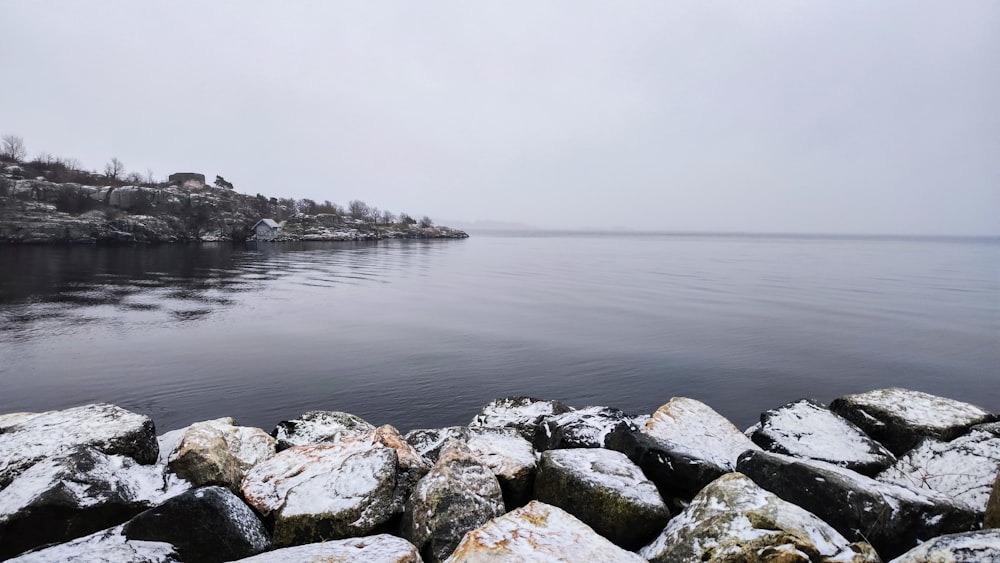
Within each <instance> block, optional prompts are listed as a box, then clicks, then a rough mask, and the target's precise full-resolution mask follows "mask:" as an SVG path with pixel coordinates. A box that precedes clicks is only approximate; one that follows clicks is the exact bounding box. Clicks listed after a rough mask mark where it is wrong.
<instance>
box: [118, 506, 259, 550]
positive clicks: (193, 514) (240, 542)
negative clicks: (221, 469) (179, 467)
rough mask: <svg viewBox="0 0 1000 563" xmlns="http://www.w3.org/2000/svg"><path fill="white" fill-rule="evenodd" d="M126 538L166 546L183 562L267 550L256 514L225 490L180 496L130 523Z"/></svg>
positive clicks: (127, 527) (125, 529) (127, 525)
mask: <svg viewBox="0 0 1000 563" xmlns="http://www.w3.org/2000/svg"><path fill="white" fill-rule="evenodd" d="M124 534H125V537H127V538H128V539H130V540H148V541H158V542H166V543H169V544H171V545H173V546H174V547H175V548H176V549H177V553H178V554H180V556H181V559H182V560H184V561H185V562H186V563H215V562H222V561H231V560H233V559H240V558H243V557H249V556H251V555H254V554H256V553H260V552H262V551H264V550H266V549H268V548H269V547H270V546H271V540H270V538H268V535H267V530H265V529H264V525H263V524H262V523H261V521H260V520H259V519H258V518H257V515H256V514H254V513H253V511H252V510H250V507H248V506H247V505H246V504H244V503H243V501H241V500H240V499H239V498H238V497H237V496H236V495H234V494H233V493H232V492H230V491H229V489H226V488H224V487H203V488H200V489H194V490H191V491H188V492H186V493H184V494H181V495H178V496H176V497H174V498H172V499H170V500H168V501H166V502H164V503H163V504H161V505H159V506H157V507H155V508H151V509H149V510H147V511H145V512H143V513H141V514H139V515H138V516H136V517H135V518H133V519H132V520H130V521H129V522H128V523H127V524H126V525H125V528H124Z"/></svg>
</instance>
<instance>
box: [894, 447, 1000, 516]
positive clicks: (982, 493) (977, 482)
mask: <svg viewBox="0 0 1000 563" xmlns="http://www.w3.org/2000/svg"><path fill="white" fill-rule="evenodd" d="M997 473H1000V436H998V435H995V434H992V433H989V432H983V431H980V430H973V431H972V432H970V433H969V434H966V435H964V436H959V437H958V438H955V439H954V440H952V441H950V442H942V441H940V440H936V439H934V438H926V439H924V440H923V441H921V442H920V444H919V445H917V447H915V448H913V449H912V450H910V451H909V452H907V453H906V455H904V456H902V457H900V458H899V461H897V462H896V463H895V464H894V465H892V466H891V467H889V468H888V469H886V470H885V471H883V472H882V473H879V474H878V476H877V477H876V479H878V480H879V481H881V482H883V483H893V484H896V485H901V486H904V487H909V488H911V489H919V490H923V489H927V490H929V491H934V492H937V493H941V494H942V495H944V496H946V497H948V498H950V499H952V500H953V501H954V502H956V503H959V504H961V505H964V506H965V507H966V508H968V510H970V511H972V512H975V513H976V514H978V515H980V516H981V515H983V514H984V513H985V511H986V501H987V500H989V498H990V491H991V489H992V487H993V481H994V480H995V479H996V476H997Z"/></svg>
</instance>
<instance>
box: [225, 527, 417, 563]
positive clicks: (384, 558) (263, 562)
mask: <svg viewBox="0 0 1000 563" xmlns="http://www.w3.org/2000/svg"><path fill="white" fill-rule="evenodd" d="M340 561H343V562H344V563H347V562H348V561H357V562H359V563H360V562H365V563H420V562H421V561H422V560H421V559H420V554H419V553H417V548H416V547H414V546H413V544H411V543H410V542H408V541H406V540H404V539H403V538H397V537H396V536H390V535H389V534H379V535H376V536H365V537H361V538H348V539H343V540H331V541H324V542H320V543H310V544H306V545H297V546H294V547H285V548H282V549H276V550H274V551H269V552H267V553H261V554H260V555H254V556H253V557H247V558H246V559H238V560H237V562H238V563H326V562H330V563H334V562H340Z"/></svg>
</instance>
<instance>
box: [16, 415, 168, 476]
mask: <svg viewBox="0 0 1000 563" xmlns="http://www.w3.org/2000/svg"><path fill="white" fill-rule="evenodd" d="M77 446H90V447H92V448H94V449H95V450H97V451H100V452H103V453H106V454H109V455H123V456H128V457H131V458H133V459H135V460H136V461H138V462H139V463H144V464H149V463H154V462H156V458H157V453H158V451H159V447H158V446H157V442H156V428H155V426H154V425H153V421H152V420H151V419H150V418H149V417H148V416H144V415H141V414H136V413H134V412H131V411H127V410H125V409H123V408H121V407H117V406H115V405H108V404H95V405H86V406H82V407H74V408H70V409H66V410H61V411H49V412H43V413H16V414H8V415H4V416H2V417H0V488H3V487H6V486H7V485H8V484H10V482H11V481H12V480H13V479H14V478H15V477H17V476H18V475H19V474H20V473H22V472H23V471H25V470H26V469H28V468H29V467H31V466H32V465H33V464H35V463H37V462H38V461H41V460H43V459H48V458H53V457H57V456H59V455H60V454H62V453H65V452H68V451H70V450H72V449H74V448H76V447H77Z"/></svg>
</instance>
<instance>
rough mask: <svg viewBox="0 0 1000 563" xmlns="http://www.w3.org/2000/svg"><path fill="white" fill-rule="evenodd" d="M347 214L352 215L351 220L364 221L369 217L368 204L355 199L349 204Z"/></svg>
mask: <svg viewBox="0 0 1000 563" xmlns="http://www.w3.org/2000/svg"><path fill="white" fill-rule="evenodd" d="M347 212H348V213H350V214H351V219H364V218H365V217H367V216H368V204H367V203H365V202H363V201H361V200H357V199H355V200H353V201H351V202H350V203H348V204H347Z"/></svg>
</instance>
